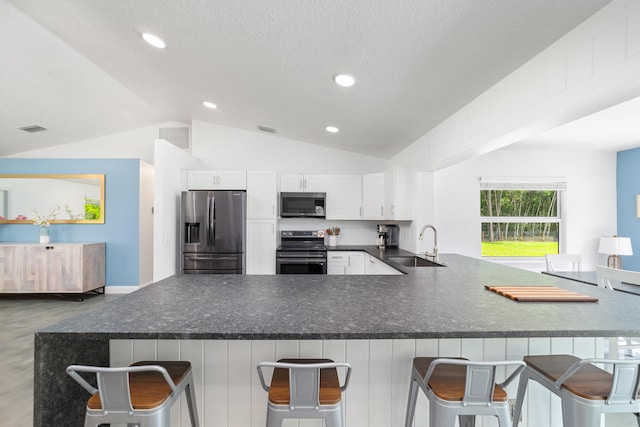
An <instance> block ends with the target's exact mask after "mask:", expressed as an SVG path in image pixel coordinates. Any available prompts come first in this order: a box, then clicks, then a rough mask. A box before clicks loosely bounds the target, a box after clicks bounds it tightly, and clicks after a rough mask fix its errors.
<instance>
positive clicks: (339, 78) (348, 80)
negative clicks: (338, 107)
mask: <svg viewBox="0 0 640 427" xmlns="http://www.w3.org/2000/svg"><path fill="white" fill-rule="evenodd" d="M333 81H334V82H336V84H338V85H340V86H343V87H351V86H353V85H354V84H356V79H355V78H354V77H353V76H351V75H349V74H337V75H336V76H334V77H333Z"/></svg>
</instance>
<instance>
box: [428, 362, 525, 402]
mask: <svg viewBox="0 0 640 427" xmlns="http://www.w3.org/2000/svg"><path fill="white" fill-rule="evenodd" d="M442 364H446V365H464V366H466V367H467V376H466V383H465V390H464V397H463V398H462V404H463V405H465V406H469V405H482V406H486V405H490V404H491V403H492V401H493V392H494V386H495V385H496V384H495V378H496V368H497V367H498V366H516V370H515V371H514V372H513V373H512V374H511V375H509V376H508V377H507V379H506V380H505V381H503V382H502V383H500V384H498V385H499V386H500V387H502V388H506V387H507V385H509V383H511V381H513V380H514V379H515V378H516V377H517V376H518V375H519V374H520V372H522V370H523V369H524V368H525V366H526V365H525V363H524V362H522V361H497V362H475V361H470V360H465V359H445V358H439V359H436V360H434V361H433V362H431V365H429V369H428V370H427V373H426V375H425V379H424V382H425V383H426V384H428V383H429V378H430V377H431V375H432V374H433V371H434V370H435V369H436V367H437V366H438V365H442Z"/></svg>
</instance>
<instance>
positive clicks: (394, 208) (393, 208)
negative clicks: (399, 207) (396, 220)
mask: <svg viewBox="0 0 640 427" xmlns="http://www.w3.org/2000/svg"><path fill="white" fill-rule="evenodd" d="M395 214H396V205H391V215H395Z"/></svg>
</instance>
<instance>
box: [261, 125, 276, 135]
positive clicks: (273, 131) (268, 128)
mask: <svg viewBox="0 0 640 427" xmlns="http://www.w3.org/2000/svg"><path fill="white" fill-rule="evenodd" d="M258 129H260V130H261V131H262V132H269V133H276V130H275V129H274V128H270V127H267V126H260V125H258Z"/></svg>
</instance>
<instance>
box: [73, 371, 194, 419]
mask: <svg viewBox="0 0 640 427" xmlns="http://www.w3.org/2000/svg"><path fill="white" fill-rule="evenodd" d="M80 372H87V373H94V374H96V382H97V385H98V387H97V388H96V387H93V386H92V385H91V384H89V382H87V380H85V379H84V378H83V377H82V376H81V375H80V374H79V373H80ZM67 373H68V374H69V375H70V376H71V377H72V378H73V379H74V380H76V381H77V382H78V384H80V385H81V386H82V387H83V388H84V389H85V390H87V391H88V392H89V393H91V397H90V398H89V401H88V402H87V413H86V416H85V421H84V425H85V427H96V426H98V425H100V424H111V423H123V424H124V423H126V424H139V425H140V427H169V425H170V422H171V407H172V406H173V404H174V403H175V402H176V401H177V400H178V399H180V395H181V394H182V392H183V391H186V398H187V404H188V406H189V416H190V418H191V425H192V426H193V427H198V426H199V423H198V412H197V408H196V396H195V391H194V386H193V375H192V373H191V363H189V362H179V361H174V362H159V361H151V362H137V363H134V364H133V365H131V366H129V367H123V368H105V367H98V366H82V365H71V366H69V367H68V368H67Z"/></svg>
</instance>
